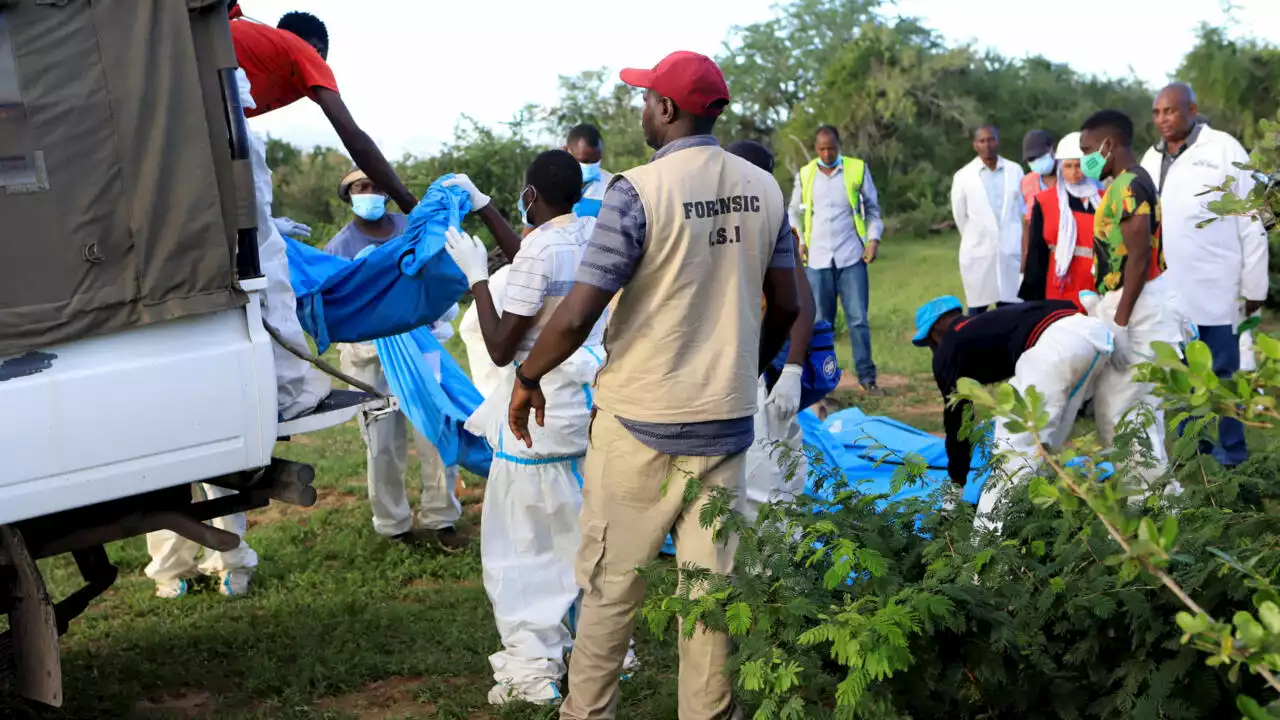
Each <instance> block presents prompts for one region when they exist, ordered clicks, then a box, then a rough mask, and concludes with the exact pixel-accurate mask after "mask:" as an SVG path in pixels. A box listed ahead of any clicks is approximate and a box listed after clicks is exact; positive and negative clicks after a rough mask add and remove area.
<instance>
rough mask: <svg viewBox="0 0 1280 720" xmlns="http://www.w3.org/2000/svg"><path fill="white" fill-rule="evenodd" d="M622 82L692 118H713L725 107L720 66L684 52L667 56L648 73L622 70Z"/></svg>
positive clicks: (726, 88) (725, 91) (725, 88)
mask: <svg viewBox="0 0 1280 720" xmlns="http://www.w3.org/2000/svg"><path fill="white" fill-rule="evenodd" d="M622 82H624V83H626V84H628V85H630V86H631V87H638V88H644V89H645V90H652V91H654V92H656V93H658V94H659V95H661V96H663V97H667V98H671V100H672V101H674V102H675V104H676V107H678V108H680V109H681V110H686V111H688V112H691V113H693V114H695V115H702V116H706V117H716V116H718V115H719V114H720V113H721V112H723V111H724V106H725V105H728V104H729V86H728V85H727V84H725V81H724V73H723V72H721V71H720V66H719V65H716V63H715V61H714V60H712V59H711V58H709V57H707V56H706V55H699V54H698V53H695V52H689V51H687V50H680V51H678V52H673V53H671V54H670V55H668V56H666V57H665V58H663V59H662V62H660V63H658V64H657V65H655V66H654V68H653V69H652V70H636V69H631V68H629V69H626V70H623V71H622Z"/></svg>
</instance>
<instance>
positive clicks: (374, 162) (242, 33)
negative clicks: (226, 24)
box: [230, 2, 418, 212]
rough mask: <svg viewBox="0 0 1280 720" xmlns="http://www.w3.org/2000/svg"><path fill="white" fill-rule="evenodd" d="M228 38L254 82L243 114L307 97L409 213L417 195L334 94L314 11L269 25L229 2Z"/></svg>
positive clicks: (324, 37)
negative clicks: (252, 104) (250, 100)
mask: <svg viewBox="0 0 1280 720" xmlns="http://www.w3.org/2000/svg"><path fill="white" fill-rule="evenodd" d="M230 15H231V19H232V22H231V42H232V44H233V45H234V46H235V51H236V60H237V61H238V62H239V63H240V67H241V68H243V69H244V71H245V74H246V75H248V76H249V83H250V84H251V85H252V86H253V98H254V101H255V106H256V107H253V108H249V109H246V111H245V115H246V116H248V117H257V116H258V115H264V114H266V113H269V112H271V111H272V110H277V109H279V108H282V107H285V106H286V105H291V104H293V103H295V102H297V101H298V100H301V99H302V98H304V97H306V98H310V99H311V100H312V101H314V102H315V104H316V105H319V106H320V110H321V111H322V112H324V116H325V117H326V118H327V119H328V120H329V123H330V124H331V125H332V126H333V130H334V132H336V133H337V134H338V138H339V139H340V140H342V145H343V147H345V148H346V149H347V153H348V154H350V155H351V159H352V160H354V161H355V164H356V167H358V168H360V169H361V170H364V171H365V173H366V174H368V176H369V177H370V178H371V179H372V180H373V181H374V182H376V183H377V184H378V187H380V188H383V189H385V190H386V191H387V194H388V195H389V196H390V197H391V199H392V200H394V201H395V203H396V204H397V205H399V206H400V209H401V210H403V211H404V212H409V211H410V210H412V209H413V208H414V206H415V205H417V204H418V200H417V198H415V197H414V196H413V194H412V193H410V192H409V190H408V189H407V188H406V187H405V186H404V183H402V182H400V178H399V176H397V175H396V172H395V170H393V169H392V168H391V163H388V162H387V159H386V158H385V157H384V156H383V155H382V151H381V150H379V149H378V146H377V145H376V144H375V143H374V142H373V138H371V137H369V134H368V133H366V132H365V131H364V130H362V129H361V128H360V126H359V125H357V124H356V121H355V119H354V118H352V117H351V111H350V110H348V109H347V104H346V103H345V102H344V101H343V100H342V96H341V95H340V94H339V93H338V81H337V80H336V79H335V78H334V76H333V70H332V69H330V68H329V64H328V62H326V58H327V57H328V56H329V29H328V28H327V27H325V24H324V23H323V22H321V20H320V19H319V18H317V17H316V16H315V15H312V14H310V13H305V12H291V13H287V14H285V15H284V17H281V18H280V22H279V23H278V24H277V25H278V26H277V27H271V26H270V25H265V24H263V23H260V22H256V21H253V20H250V19H248V18H246V17H244V13H243V12H242V11H241V9H240V6H239V4H238V3H236V2H232V3H230Z"/></svg>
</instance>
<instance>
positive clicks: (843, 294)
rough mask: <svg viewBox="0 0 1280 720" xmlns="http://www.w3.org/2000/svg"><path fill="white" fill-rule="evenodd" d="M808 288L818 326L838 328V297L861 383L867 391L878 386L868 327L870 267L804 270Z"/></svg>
mask: <svg viewBox="0 0 1280 720" xmlns="http://www.w3.org/2000/svg"><path fill="white" fill-rule="evenodd" d="M804 272H805V275H807V276H808V277H809V285H810V286H811V287H812V288H813V304H814V305H815V306H816V310H817V317H815V318H814V321H815V322H822V321H823V320H826V321H827V322H829V323H831V324H832V325H835V322H836V296H837V295H838V296H839V297H840V304H841V305H842V306H843V307H844V320H845V324H846V325H847V326H848V327H849V342H850V344H852V345H853V367H854V369H855V370H856V371H857V373H858V382H860V383H862V385H863V386H864V387H866V386H870V385H875V383H876V364H875V362H874V361H872V359H871V326H870V325H868V324H867V305H868V301H869V295H870V285H869V283H868V281H867V264H866V263H861V262H860V263H858V264H856V265H850V266H849V267H845V268H837V267H829V268H822V269H821V270H815V269H814V268H811V267H810V268H805V269H804Z"/></svg>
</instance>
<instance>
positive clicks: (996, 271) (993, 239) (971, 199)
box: [951, 158, 1025, 307]
mask: <svg viewBox="0 0 1280 720" xmlns="http://www.w3.org/2000/svg"><path fill="white" fill-rule="evenodd" d="M981 167H982V160H981V159H979V158H974V159H973V162H971V163H969V164H968V165H965V166H964V167H963V168H960V170H959V171H958V172H956V174H955V178H954V179H953V180H952V182H951V214H952V215H953V216H954V217H955V221H956V228H957V229H958V230H959V231H960V280H961V281H962V282H963V283H964V294H965V304H966V305H968V306H969V307H986V306H988V305H990V304H992V303H996V302H1006V303H1016V302H1018V301H1019V300H1018V286H1019V284H1020V281H1019V277H1018V276H1019V274H1020V270H1021V266H1022V212H1021V210H1022V191H1021V189H1020V184H1021V182H1022V176H1023V175H1024V174H1025V173H1023V171H1022V166H1021V165H1019V164H1018V163H1016V162H1013V161H1012V160H1007V159H1005V158H1000V159H999V161H998V164H997V165H996V172H1003V173H1004V176H1005V179H1004V195H1003V202H1001V204H1000V207H998V208H992V207H991V200H990V199H989V198H988V197H987V188H986V186H985V185H984V184H983V182H982V177H981V176H980V175H979V173H978V171H979V169H980V168H981Z"/></svg>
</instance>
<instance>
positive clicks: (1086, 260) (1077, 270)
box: [1036, 187, 1098, 311]
mask: <svg viewBox="0 0 1280 720" xmlns="http://www.w3.org/2000/svg"><path fill="white" fill-rule="evenodd" d="M1036 202H1038V203H1040V212H1041V213H1042V214H1043V215H1044V241H1045V244H1047V245H1048V246H1049V270H1048V277H1047V278H1045V286H1044V287H1045V291H1044V298H1045V299H1046V300H1070V301H1071V302H1073V303H1075V304H1076V307H1079V308H1080V309H1081V310H1082V311H1083V310H1084V307H1083V306H1081V305H1080V291H1081V290H1092V291H1096V289H1097V285H1098V283H1097V280H1096V279H1095V278H1094V271H1093V213H1090V212H1077V211H1072V212H1073V214H1074V215H1075V217H1076V250H1075V254H1074V256H1073V257H1072V258H1071V265H1069V266H1068V268H1067V274H1066V275H1065V276H1063V277H1062V278H1059V277H1058V274H1057V272H1055V271H1054V268H1055V267H1056V266H1057V261H1056V260H1055V259H1054V251H1055V250H1056V249H1057V247H1058V219H1059V216H1058V213H1059V212H1060V210H1059V208H1058V189H1057V188H1056V187H1052V188H1049V189H1048V190H1045V191H1043V192H1041V193H1040V194H1038V195H1036Z"/></svg>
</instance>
